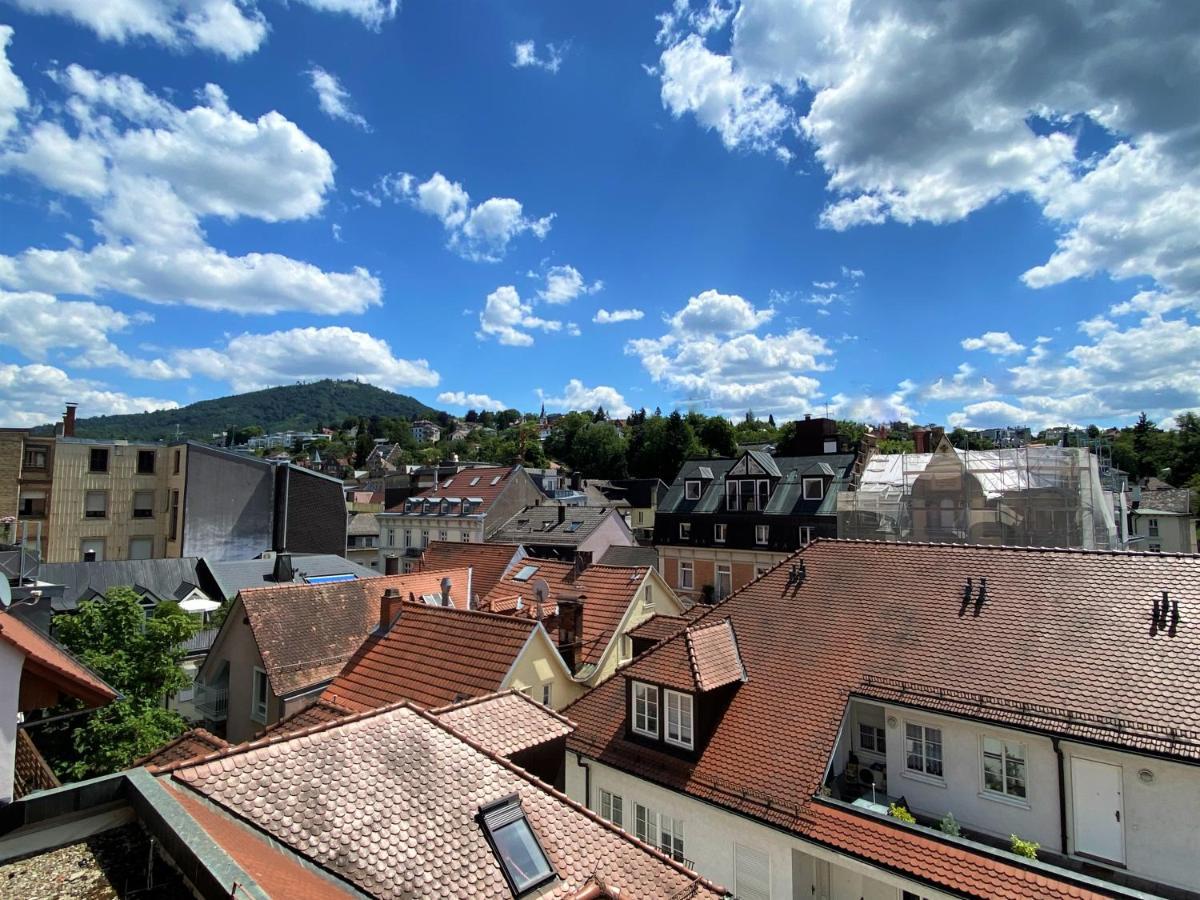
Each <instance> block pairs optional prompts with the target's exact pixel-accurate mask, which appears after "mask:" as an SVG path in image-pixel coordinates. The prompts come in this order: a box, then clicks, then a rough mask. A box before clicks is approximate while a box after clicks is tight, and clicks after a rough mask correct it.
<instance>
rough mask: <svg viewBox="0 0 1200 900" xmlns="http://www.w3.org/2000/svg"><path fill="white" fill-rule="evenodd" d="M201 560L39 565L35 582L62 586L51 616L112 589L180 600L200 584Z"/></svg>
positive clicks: (192, 558) (190, 557)
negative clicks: (122, 587)
mask: <svg viewBox="0 0 1200 900" xmlns="http://www.w3.org/2000/svg"><path fill="white" fill-rule="evenodd" d="M199 567H200V560H199V559H198V558H196V557H193V556H185V557H183V558H179V559H120V560H105V561H103V562H72V563H42V565H41V568H40V570H39V572H38V580H39V581H46V582H49V583H50V584H61V585H63V586H64V588H65V590H64V591H63V596H62V598H61V600H59V599H55V600H54V601H53V610H54V612H69V611H70V610H73V609H76V608H77V607H78V605H79V601H80V600H87V599H90V598H92V597H95V596H98V595H100V594H103V593H104V592H105V591H107V590H108V589H109V588H111V587H119V586H128V587H134V588H136V589H137V591H138V593H141V594H151V595H152V596H154V597H156V598H157V599H159V600H180V599H182V598H183V597H186V596H187V595H188V593H189V592H190V591H191V589H192V588H193V587H195V586H196V585H198V584H199V583H200V575H199V573H198V571H197V570H198V569H199ZM214 599H215V598H214Z"/></svg>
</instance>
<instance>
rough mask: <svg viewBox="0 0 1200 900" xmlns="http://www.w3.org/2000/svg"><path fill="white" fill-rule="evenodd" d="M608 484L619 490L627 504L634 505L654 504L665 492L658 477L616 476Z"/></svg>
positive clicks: (646, 505)
mask: <svg viewBox="0 0 1200 900" xmlns="http://www.w3.org/2000/svg"><path fill="white" fill-rule="evenodd" d="M609 484H611V485H612V486H613V488H615V489H616V490H618V491H621V492H622V496H624V498H625V499H626V500H628V501H629V505H630V506H634V507H644V508H649V507H652V506H656V505H657V503H658V501H659V500H661V499H662V497H663V495H664V494H666V492H667V486H666V484H665V483H664V482H663V481H662V479H660V478H618V479H614V480H613V481H611V482H609Z"/></svg>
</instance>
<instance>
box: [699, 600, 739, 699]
mask: <svg viewBox="0 0 1200 900" xmlns="http://www.w3.org/2000/svg"><path fill="white" fill-rule="evenodd" d="M684 641H685V642H686V644H687V648H688V659H689V661H690V662H691V666H692V677H693V678H694V679H695V683H696V689H697V690H699V691H711V690H715V689H716V688H719V687H724V686H725V685H727V684H733V682H735V681H745V679H746V670H745V668H744V667H743V666H742V657H741V654H740V653H738V644H737V635H736V634H735V633H734V630H733V623H732V622H730V621H729V619H728V618H725V619H723V620H721V621H720V622H714V623H712V624H708V625H697V626H693V627H691V628H689V629H688V630H687V632H686V634H685V635H684Z"/></svg>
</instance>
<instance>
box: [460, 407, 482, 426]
mask: <svg viewBox="0 0 1200 900" xmlns="http://www.w3.org/2000/svg"><path fill="white" fill-rule="evenodd" d="M463 421H465V422H470V423H472V424H473V423H475V422H478V421H479V413H477V412H475V410H473V409H468V410H467V414H466V416H465V417H464V419H463Z"/></svg>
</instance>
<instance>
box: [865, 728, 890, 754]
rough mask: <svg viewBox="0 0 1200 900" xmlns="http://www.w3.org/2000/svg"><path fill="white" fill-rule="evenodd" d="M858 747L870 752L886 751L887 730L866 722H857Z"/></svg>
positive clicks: (883, 752) (881, 752)
mask: <svg viewBox="0 0 1200 900" xmlns="http://www.w3.org/2000/svg"><path fill="white" fill-rule="evenodd" d="M858 749H860V750H868V751H870V752H871V753H879V754H881V755H882V754H885V753H887V732H886V731H884V730H883V729H882V728H879V727H876V726H875V725H868V724H867V723H866V722H859V723H858Z"/></svg>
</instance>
